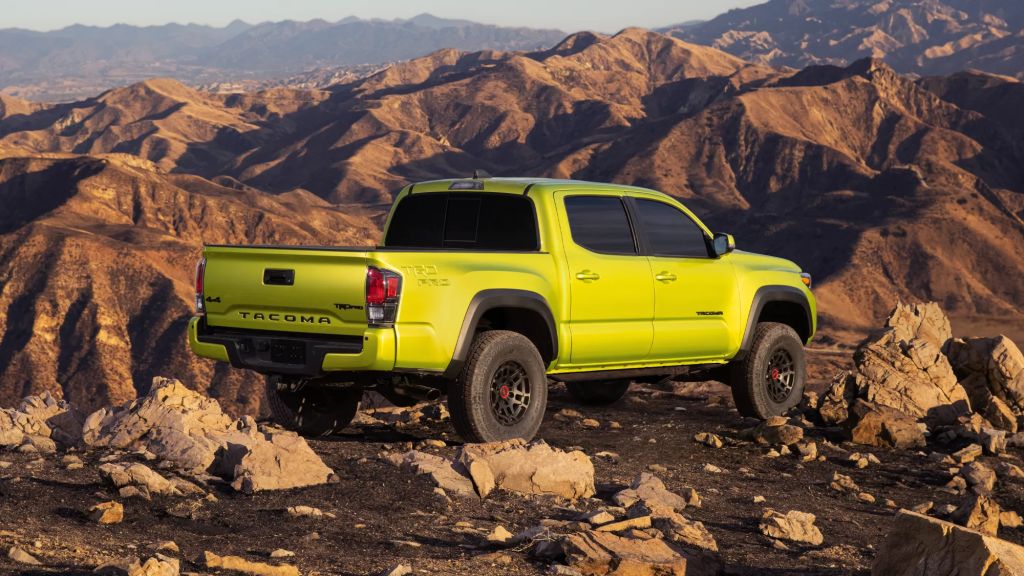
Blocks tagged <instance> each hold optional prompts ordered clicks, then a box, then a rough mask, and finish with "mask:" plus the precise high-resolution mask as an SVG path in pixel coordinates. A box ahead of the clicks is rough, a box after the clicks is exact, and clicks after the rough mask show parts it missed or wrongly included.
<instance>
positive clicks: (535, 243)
mask: <svg viewBox="0 0 1024 576" xmlns="http://www.w3.org/2000/svg"><path fill="white" fill-rule="evenodd" d="M384 245H385V246H387V247H389V248H457V249H463V250H508V251H516V252H518V251H523V252H527V251H536V250H539V249H540V241H539V240H538V236H537V216H536V214H535V213H534V210H533V202H531V201H530V199H529V198H526V197H523V196H514V195H511V194H495V193H490V194H472V193H465V192H459V193H456V194H449V193H447V192H440V193H427V194H412V195H410V196H406V197H405V198H403V199H402V200H401V201H400V202H399V203H398V206H396V207H395V212H394V214H393V215H392V216H391V224H390V225H389V226H388V231H387V235H386V236H385V237H384Z"/></svg>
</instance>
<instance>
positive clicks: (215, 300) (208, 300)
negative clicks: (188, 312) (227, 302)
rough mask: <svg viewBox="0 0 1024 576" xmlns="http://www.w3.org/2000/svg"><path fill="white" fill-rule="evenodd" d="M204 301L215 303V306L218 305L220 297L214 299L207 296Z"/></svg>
mask: <svg viewBox="0 0 1024 576" xmlns="http://www.w3.org/2000/svg"><path fill="white" fill-rule="evenodd" d="M206 301H207V302H216V303H217V304H220V296H217V297H216V298H214V297H213V296H207V297H206Z"/></svg>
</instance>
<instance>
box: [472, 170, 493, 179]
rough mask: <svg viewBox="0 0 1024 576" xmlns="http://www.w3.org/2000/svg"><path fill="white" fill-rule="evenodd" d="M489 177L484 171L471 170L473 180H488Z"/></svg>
mask: <svg viewBox="0 0 1024 576" xmlns="http://www.w3.org/2000/svg"><path fill="white" fill-rule="evenodd" d="M490 177H491V175H490V174H488V173H487V171H486V170H473V180H480V179H481V178H490Z"/></svg>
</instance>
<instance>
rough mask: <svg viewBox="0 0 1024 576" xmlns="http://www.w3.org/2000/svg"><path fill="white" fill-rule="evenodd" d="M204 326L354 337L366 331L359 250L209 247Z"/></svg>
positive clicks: (366, 258) (364, 261) (365, 259)
mask: <svg viewBox="0 0 1024 576" xmlns="http://www.w3.org/2000/svg"><path fill="white" fill-rule="evenodd" d="M204 256H205V257H206V272H205V275H204V286H203V288H204V294H203V296H204V302H205V306H206V323H207V324H208V325H209V326H217V327H223V328H236V329H248V330H269V331H278V332H302V333H307V334H330V335H346V336H357V335H362V333H363V332H364V331H365V330H366V326H367V321H366V310H365V309H364V302H365V297H366V296H365V291H366V269H367V266H369V265H371V264H372V261H371V258H370V255H369V253H368V252H366V251H365V248H353V249H347V248H337V249H318V248H294V249H293V248H281V247H272V248H271V247H268V248H261V247H235V246H209V247H207V248H206V249H205V251H204Z"/></svg>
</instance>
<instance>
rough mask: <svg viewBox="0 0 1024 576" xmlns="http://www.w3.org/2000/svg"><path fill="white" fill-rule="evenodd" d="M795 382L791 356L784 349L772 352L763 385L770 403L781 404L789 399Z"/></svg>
mask: <svg viewBox="0 0 1024 576" xmlns="http://www.w3.org/2000/svg"><path fill="white" fill-rule="evenodd" d="M795 380H796V370H795V369H794V366H793V356H791V355H790V353H789V352H788V351H787V350H785V349H784V348H779V349H778V350H776V351H774V352H772V355H771V356H770V357H769V359H768V367H767V368H766V369H765V373H764V383H765V387H766V388H767V390H768V397H769V398H771V399H772V402H775V403H777V404H781V403H782V402H785V401H786V400H787V399H789V395H790V394H791V393H792V392H793V384H794V383H795Z"/></svg>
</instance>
